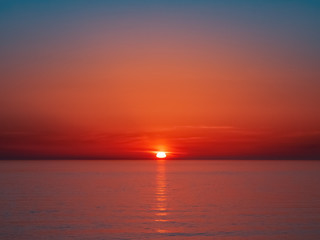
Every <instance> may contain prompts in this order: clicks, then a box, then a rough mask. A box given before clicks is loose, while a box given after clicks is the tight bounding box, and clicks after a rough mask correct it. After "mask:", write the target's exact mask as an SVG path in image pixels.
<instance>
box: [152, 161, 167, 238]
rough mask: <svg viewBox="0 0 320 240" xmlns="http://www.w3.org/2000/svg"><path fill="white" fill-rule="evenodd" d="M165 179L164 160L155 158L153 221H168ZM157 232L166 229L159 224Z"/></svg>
mask: <svg viewBox="0 0 320 240" xmlns="http://www.w3.org/2000/svg"><path fill="white" fill-rule="evenodd" d="M167 186H168V183H167V179H166V161H165V160H157V176H156V192H155V199H156V206H155V209H154V210H155V212H156V213H155V215H156V218H155V222H158V223H164V222H168V219H167V216H168V203H167V200H168V195H167ZM156 231H157V232H158V233H167V232H168V230H167V229H164V228H163V226H161V225H159V227H158V228H157V230H156Z"/></svg>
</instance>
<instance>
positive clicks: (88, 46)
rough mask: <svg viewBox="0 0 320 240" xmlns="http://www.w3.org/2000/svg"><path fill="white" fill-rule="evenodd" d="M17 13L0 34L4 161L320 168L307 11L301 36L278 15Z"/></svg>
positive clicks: (318, 74) (319, 114) (319, 119)
mask: <svg viewBox="0 0 320 240" xmlns="http://www.w3.org/2000/svg"><path fill="white" fill-rule="evenodd" d="M203 4H204V3H203ZM42 7H43V6H42ZM56 7H57V6H56ZM220 7H221V11H227V10H226V9H228V8H227V7H226V6H225V7H224V8H223V7H222V6H220ZM255 7H256V8H257V10H259V11H261V10H262V9H260V8H259V7H258V6H255ZM269 7H270V6H269ZM12 9H13V10H14V7H12ZM12 9H11V12H10V11H9V12H8V13H7V14H6V15H4V18H5V19H6V21H5V22H4V23H2V24H1V26H0V27H1V28H0V30H1V32H2V34H1V35H3V36H5V37H3V38H4V41H2V43H1V52H2V54H1V57H0V58H1V59H0V60H1V69H0V70H1V72H0V73H1V79H2V80H1V82H0V84H1V85H0V93H1V101H0V107H1V118H0V123H1V125H0V156H1V158H2V159H20V158H22V159H29V158H39V159H42V158H43V159H45V158H106V159H113V158H116V159H128V158H129V159H136V158H138V159H139V158H147V159H152V158H153V157H154V151H167V152H168V158H172V159H173V158H178V159H185V158H193V159H194V158H208V159H213V158H217V159H220V158H233V159H240V158H250V159H296V158H297V159H319V158H320V111H319V103H320V94H319V93H320V92H319V89H320V83H319V82H320V81H319V79H320V71H319V66H318V63H319V59H320V58H319V56H320V51H319V47H318V45H317V44H315V42H317V41H316V39H318V37H319V36H320V34H318V33H319V31H318V30H316V29H315V28H312V26H313V25H312V24H311V23H312V19H308V18H307V20H305V18H303V17H306V16H305V15H304V12H303V14H302V15H301V16H297V18H298V19H294V18H293V16H294V15H295V13H296V12H295V11H296V10H295V8H292V9H291V10H289V12H288V13H287V14H289V15H290V14H291V15H292V16H291V15H290V16H289V17H292V21H294V23H298V22H299V21H298V20H299V17H300V18H301V19H304V21H306V22H302V23H301V22H300V23H301V25H296V27H295V28H294V27H291V25H290V23H289V22H283V21H282V22H281V21H280V20H284V19H286V17H287V16H282V15H281V14H279V15H277V14H278V12H277V11H275V12H274V11H273V10H272V9H273V8H272V7H270V9H269V11H270V12H268V11H266V12H263V14H264V15H263V16H264V17H265V18H266V19H264V18H260V17H259V16H257V15H254V14H251V13H250V14H249V13H247V12H241V11H245V10H243V9H242V10H241V9H240V10H239V11H238V10H237V8H232V11H233V14H231V15H227V16H224V15H223V14H220V15H219V14H218V15H217V16H216V15H215V16H214V17H212V16H211V15H210V11H209V12H206V11H205V10H204V9H205V7H204V8H203V11H204V13H203V14H202V13H201V11H200V10H199V9H198V10H197V11H196V10H191V8H190V9H182V10H181V11H178V12H177V13H174V14H173V13H172V12H170V11H169V12H168V11H167V9H166V8H164V9H161V8H160V10H159V8H157V9H158V10H155V9H153V10H150V9H149V12H147V13H146V12H143V11H142V12H141V9H140V10H139V9H138V10H137V9H134V10H132V9H130V8H128V9H129V10H130V11H129V10H128V9H126V10H123V11H122V12H121V11H119V12H117V13H109V15H107V17H106V15H103V14H102V13H101V12H99V14H100V15H99V14H94V12H90V13H85V12H81V11H80V10H79V9H78V10H77V11H78V12H68V11H71V10H70V9H69V10H68V9H67V10H66V13H64V14H65V15H63V14H62V16H60V15H59V16H60V17H59V20H58V18H56V14H58V12H59V11H58V10H59V6H58V7H57V9H58V10H57V9H55V10H52V12H50V14H51V15H50V14H49V16H48V17H46V16H45V14H44V15H36V16H34V15H32V14H31V13H32V11H34V9H33V8H31V7H30V9H29V10H28V9H27V10H26V12H27V13H30V16H29V15H27V17H26V20H23V15H21V14H22V13H20V12H19V11H13V10H12ZM45 10H46V9H44V11H45ZM60 10H61V9H60ZM28 11H29V12H28ZM55 11H58V12H55ZM212 11H213V10H212ZM230 11H231V10H230ZM290 11H291V12H290ZM236 13H239V14H240V13H242V15H241V14H240V15H239V16H238V15H237V14H236ZM59 14H61V12H59ZM248 14H249V15H248ZM274 14H275V15H274ZM71 16H72V17H71ZM245 16H247V17H248V19H246V17H245ZM308 16H309V18H312V17H313V15H312V14H311V15H308ZM273 17H276V18H278V20H279V24H280V26H278V22H271V23H269V21H268V19H269V20H270V19H273ZM61 19H62V20H61ZM308 20H310V22H308ZM281 24H282V25H281ZM306 26H307V27H310V29H309V28H306Z"/></svg>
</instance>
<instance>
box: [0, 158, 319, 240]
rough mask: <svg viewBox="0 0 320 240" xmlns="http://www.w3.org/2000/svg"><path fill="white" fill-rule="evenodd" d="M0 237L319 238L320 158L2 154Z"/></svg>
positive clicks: (59, 239)
mask: <svg viewBox="0 0 320 240" xmlns="http://www.w3.org/2000/svg"><path fill="white" fill-rule="evenodd" d="M0 222H1V224H0V239H1V240H6V239H10V240H11V239H18V240H38V239H40V240H42V239H43V240H50V239H54V240H55V239H57V240H64V239H77V240H78V239H79V240H82V239H88V240H89V239H90V240H91V239H97V240H98V239H99V240H100V239H101V240H104V239H107V240H108V239H115V240H116V239H117V240H132V239H137V240H143V239H164V240H166V239H183V240H184V239H186V240H202V239H225V240H229V239H232V240H240V239H241V240H272V239H276V240H282V239H288V240H298V239H299V240H308V239H314V240H318V239H320V161H307V160H305V161H302V160H299V161H298V160H295V161H288V160H286V161H280V160H278V161H277V160H272V161H266V160H265V161H261V160H259V161H258V160H232V161H231V160H34V161H31V160H24V161H16V160H15V161H0Z"/></svg>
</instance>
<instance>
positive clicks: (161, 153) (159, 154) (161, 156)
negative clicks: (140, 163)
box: [157, 152, 167, 158]
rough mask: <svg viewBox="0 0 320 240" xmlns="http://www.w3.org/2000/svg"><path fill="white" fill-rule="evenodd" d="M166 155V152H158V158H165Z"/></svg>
mask: <svg viewBox="0 0 320 240" xmlns="http://www.w3.org/2000/svg"><path fill="white" fill-rule="evenodd" d="M166 156H167V155H166V153H165V152H157V158H165V157H166Z"/></svg>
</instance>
